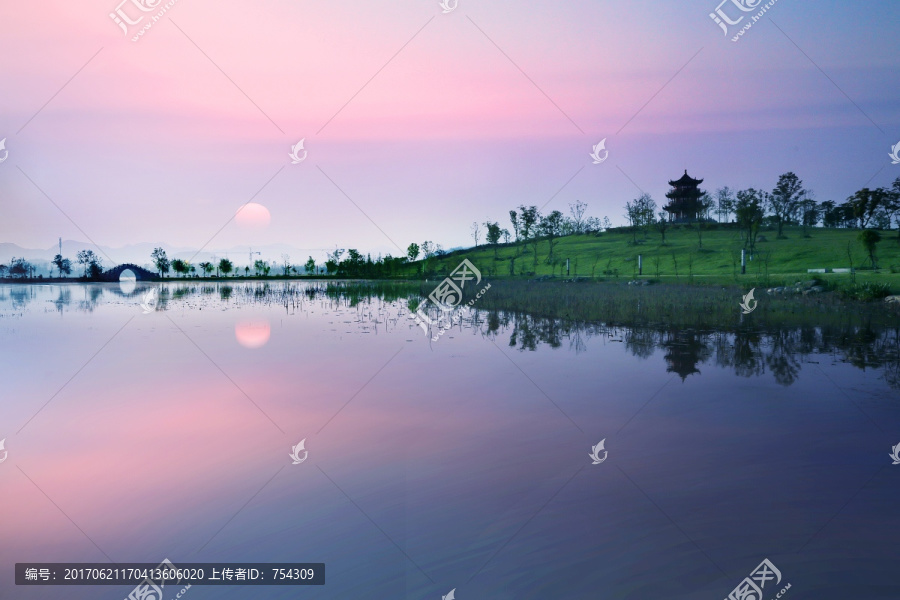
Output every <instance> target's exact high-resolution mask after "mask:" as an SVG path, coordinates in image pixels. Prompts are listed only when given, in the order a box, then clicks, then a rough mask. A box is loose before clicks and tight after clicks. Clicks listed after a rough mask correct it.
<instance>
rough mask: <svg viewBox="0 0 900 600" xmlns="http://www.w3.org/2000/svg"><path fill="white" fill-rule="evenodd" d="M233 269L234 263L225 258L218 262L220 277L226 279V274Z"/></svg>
mask: <svg viewBox="0 0 900 600" xmlns="http://www.w3.org/2000/svg"><path fill="white" fill-rule="evenodd" d="M233 268H234V263H233V262H231V261H230V260H228V259H227V258H223V259H222V260H220V261H219V269H218V270H219V271H221V272H222V275H224V276H225V277H228V274H229V273H231V270H232V269H233Z"/></svg>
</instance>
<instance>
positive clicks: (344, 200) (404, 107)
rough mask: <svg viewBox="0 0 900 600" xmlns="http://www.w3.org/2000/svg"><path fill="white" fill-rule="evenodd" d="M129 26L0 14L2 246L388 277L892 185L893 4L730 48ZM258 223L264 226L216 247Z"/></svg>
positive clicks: (375, 29)
mask: <svg viewBox="0 0 900 600" xmlns="http://www.w3.org/2000/svg"><path fill="white" fill-rule="evenodd" d="M117 1H118V0H82V1H80V2H78V3H73V2H58V1H54V0H51V1H47V2H42V3H40V5H39V6H38V5H30V4H25V3H18V2H10V1H7V2H3V3H0V56H2V58H0V89H2V93H0V139H2V138H4V137H5V138H6V150H7V151H8V152H9V155H8V158H7V160H5V161H4V162H3V163H0V201H2V207H3V218H2V220H0V223H2V224H0V242H14V243H16V244H19V245H21V246H26V247H41V248H43V247H50V246H52V245H53V244H54V243H55V242H56V239H57V237H59V236H62V237H63V238H64V239H75V240H86V236H89V237H90V238H91V239H93V240H94V241H95V242H97V243H98V244H102V245H109V246H121V245H125V244H129V243H134V242H154V243H166V244H171V245H175V246H185V247H194V248H199V247H200V246H202V245H204V244H206V243H207V242H208V241H210V239H212V241H211V242H210V243H209V246H208V248H210V249H215V248H223V247H233V246H236V245H242V244H247V245H253V244H256V245H259V244H265V243H286V244H291V245H293V246H295V247H299V248H329V247H334V246H335V245H339V246H341V247H344V248H348V247H356V248H359V249H361V250H363V251H373V252H379V251H381V252H393V253H394V254H395V255H396V254H397V253H398V252H399V251H398V250H397V248H396V247H394V243H396V244H397V245H399V246H400V247H402V248H405V247H406V246H407V245H408V244H409V243H410V242H413V241H416V242H419V243H421V242H422V241H423V240H425V239H429V240H433V241H435V242H438V243H441V244H443V246H444V247H452V246H457V245H470V244H471V238H470V237H469V226H470V224H471V223H472V221H475V220H477V221H479V222H482V221H484V220H486V219H491V220H497V221H500V222H501V224H502V225H503V226H505V227H508V217H507V213H508V211H509V209H510V208H512V207H514V206H516V205H518V204H522V203H524V204H535V205H537V206H544V205H546V207H545V209H544V210H545V211H549V210H553V209H559V210H561V211H563V212H566V211H567V208H568V204H569V203H572V202H574V201H575V200H582V201H584V202H587V203H588V205H589V209H588V212H589V213H590V214H591V215H593V216H597V217H601V218H602V217H603V216H604V215H608V216H609V217H610V219H611V220H612V221H613V222H614V223H622V222H623V220H624V219H623V216H622V213H623V208H622V207H623V205H624V204H625V202H626V201H627V200H629V199H631V198H633V197H635V196H636V195H638V194H639V193H640V191H639V189H638V188H640V190H644V191H646V192H649V193H650V194H652V195H653V197H654V198H655V199H656V201H657V203H658V204H662V203H663V201H664V200H665V199H664V197H663V195H664V194H665V191H666V189H667V185H666V181H667V180H668V179H670V178H677V177H678V176H680V175H681V174H682V172H683V171H684V169H688V171H689V172H690V174H691V175H694V176H696V177H702V178H705V180H706V183H705V184H704V187H706V188H707V189H709V190H714V189H715V188H717V187H720V186H723V185H728V186H731V187H732V188H744V187H750V186H753V187H760V188H765V189H771V188H772V187H773V186H774V184H775V181H776V180H777V177H778V175H779V174H781V173H783V172H785V171H788V170H792V171H794V172H796V173H797V174H798V175H799V176H800V177H801V178H802V179H803V180H804V182H805V183H806V185H807V186H808V187H810V188H812V189H813V190H814V191H815V192H816V196H817V198H818V199H819V200H820V201H821V200H828V199H833V200H838V201H841V200H844V199H845V198H846V197H847V196H849V195H850V194H852V193H853V192H854V191H856V190H857V189H859V188H861V187H863V186H864V185H867V184H868V185H869V186H870V187H871V186H879V185H889V184H890V182H891V181H893V180H894V179H895V178H897V177H900V165H892V164H891V161H890V159H889V158H888V153H889V152H890V149H891V146H892V145H894V144H896V143H897V142H898V141H900V97H898V90H900V53H898V52H897V40H898V38H900V35H898V34H900V4H898V3H897V2H896V1H895V0H872V1H870V2H866V3H865V4H864V6H861V5H860V3H858V2H850V1H849V0H848V1H842V2H838V1H820V2H816V3H815V7H814V8H813V7H812V6H810V5H809V3H801V2H797V1H796V0H779V1H778V2H776V3H775V5H774V6H773V7H772V8H771V9H769V11H768V12H767V13H766V14H765V15H764V16H763V18H762V19H760V20H759V22H757V23H755V24H754V25H753V27H752V28H751V29H749V30H748V31H747V32H746V33H745V35H744V36H743V37H742V38H740V40H739V41H738V42H737V43H735V42H732V41H731V40H730V37H726V36H725V35H724V34H723V32H722V30H721V29H719V27H718V26H717V25H716V24H715V23H714V22H713V21H712V19H711V18H710V17H709V13H711V12H713V11H714V10H715V9H716V6H717V4H718V3H717V1H716V0H689V1H682V2H662V1H652V2H651V1H629V2H622V1H618V2H612V1H604V0H589V1H582V0H570V1H567V2H551V1H540V2H538V1H522V0H518V1H512V0H500V1H495V2H474V1H473V0H459V2H458V7H457V8H456V9H455V10H453V11H452V12H450V13H447V14H442V12H441V7H440V6H439V4H438V2H437V0H414V1H413V0H408V1H407V0H365V1H362V0H356V1H353V2H350V1H342V0H329V1H327V2H326V1H325V0H314V1H305V2H296V3H289V2H266V3H255V4H254V3H247V2H235V1H233V0H220V1H219V2H216V3H208V2H205V3H200V2H194V1H192V0H178V1H177V2H176V3H175V4H174V6H173V7H172V8H171V9H170V10H168V12H166V13H165V14H164V15H163V16H162V17H161V18H160V19H159V20H158V22H156V23H155V24H154V25H153V27H152V28H151V29H149V30H148V31H146V33H145V34H144V36H143V37H141V38H140V39H139V41H138V42H132V41H131V36H132V35H133V34H134V33H135V32H136V31H137V30H138V29H139V28H140V26H141V25H143V24H144V23H146V22H148V21H149V19H150V18H151V17H150V15H154V14H156V13H157V12H158V11H159V10H161V9H162V6H163V5H160V6H157V7H156V8H155V9H154V10H153V11H151V12H146V13H144V12H141V11H140V10H138V8H137V7H136V5H135V4H134V3H133V2H132V0H127V2H126V3H125V4H122V5H121V11H122V12H123V13H124V14H125V15H128V16H129V17H130V18H132V19H136V18H137V17H138V16H140V15H147V16H145V17H144V19H143V21H142V22H141V23H140V24H138V25H135V26H132V27H131V28H130V30H129V31H130V34H129V35H128V36H126V35H124V34H123V31H122V30H121V29H120V28H119V27H118V26H117V25H116V24H115V23H114V22H113V20H112V19H111V18H110V17H109V14H110V13H111V12H113V11H114V10H115V9H116V5H117ZM133 1H134V2H137V3H140V0H133ZM738 1H739V0H734V2H738ZM744 1H745V3H747V2H748V0H744ZM144 2H145V3H147V4H150V5H155V4H156V2H157V0H144ZM749 3H750V4H751V5H752V4H755V3H756V0H749ZM722 11H723V12H724V13H726V14H727V15H730V17H731V18H732V19H735V18H737V16H739V15H742V14H745V15H747V16H746V17H745V19H744V23H746V22H747V21H749V15H752V14H754V13H753V12H748V13H742V12H741V11H740V10H738V8H737V7H736V6H735V5H734V4H733V3H732V1H731V0H729V1H728V2H727V4H726V5H723V6H722ZM744 23H741V25H743V24H744ZM738 28H739V26H735V27H733V28H732V29H733V30H734V31H736V30H737V29H738ZM301 138H305V149H306V150H307V151H308V155H307V158H306V160H304V161H303V162H301V163H300V164H291V160H290V158H289V157H288V153H289V152H290V149H291V146H292V145H294V144H296V143H297V142H298V141H299V140H300V139H301ZM603 138H607V143H606V146H607V148H608V149H609V152H610V154H609V158H608V160H606V161H605V162H604V163H602V164H599V165H594V164H592V161H591V159H590V158H589V156H588V154H589V152H590V151H591V146H592V145H593V144H596V143H597V142H598V141H600V140H601V139H603ZM2 156H3V151H0V158H2ZM567 182H568V183H567ZM38 188H40V189H38ZM41 190H43V192H42V191H41ZM45 194H46V196H45ZM47 196H49V199H48V197H47ZM251 198H253V199H254V202H257V203H260V204H262V205H263V206H265V207H266V208H267V209H268V211H269V212H270V213H271V222H270V223H269V224H268V225H267V226H265V227H247V226H243V225H241V224H239V223H235V222H231V223H230V224H228V225H226V223H227V222H228V221H229V219H230V218H231V217H232V216H233V215H234V214H235V211H236V210H238V209H239V208H240V207H241V206H242V205H243V204H244V203H246V202H248V201H249V200H250V199H251ZM54 204H55V205H54ZM354 204H355V205H354ZM63 213H65V214H63ZM66 215H68V218H67V216H66ZM70 219H71V220H70ZM73 222H74V224H73ZM373 222H374V223H373ZM223 226H224V229H222V228H223ZM79 229H80V230H79ZM220 229H221V232H219V231H220ZM217 232H219V233H217Z"/></svg>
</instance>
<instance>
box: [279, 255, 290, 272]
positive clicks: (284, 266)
mask: <svg viewBox="0 0 900 600" xmlns="http://www.w3.org/2000/svg"><path fill="white" fill-rule="evenodd" d="M281 270H282V271H284V276H285V277H287V275H288V273H290V272H291V257H290V256H288V255H287V254H282V255H281Z"/></svg>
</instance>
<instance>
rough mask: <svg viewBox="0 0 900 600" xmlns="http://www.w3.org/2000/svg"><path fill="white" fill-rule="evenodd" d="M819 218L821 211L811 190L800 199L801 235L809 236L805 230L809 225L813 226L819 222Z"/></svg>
mask: <svg viewBox="0 0 900 600" xmlns="http://www.w3.org/2000/svg"><path fill="white" fill-rule="evenodd" d="M820 218H821V211H820V209H819V205H818V204H816V200H815V198H813V195H812V192H809V193H808V194H806V196H805V197H804V198H803V199H802V200H801V201H800V224H801V225H802V226H803V237H809V234H808V233H807V232H806V230H807V229H808V228H809V227H815V226H816V225H817V224H818V223H819V219H820Z"/></svg>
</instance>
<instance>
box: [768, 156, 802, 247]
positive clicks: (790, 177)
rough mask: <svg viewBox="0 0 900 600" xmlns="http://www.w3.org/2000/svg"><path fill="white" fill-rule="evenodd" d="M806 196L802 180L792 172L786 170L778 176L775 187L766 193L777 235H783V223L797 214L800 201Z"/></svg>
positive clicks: (788, 221) (780, 236)
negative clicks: (769, 192) (776, 226)
mask: <svg viewBox="0 0 900 600" xmlns="http://www.w3.org/2000/svg"><path fill="white" fill-rule="evenodd" d="M805 196H806V190H805V189H803V182H802V181H801V180H800V178H799V177H797V176H796V175H795V174H794V173H791V172H787V173H785V174H784V175H781V176H780V177H779V178H778V183H777V184H776V185H775V189H773V190H772V193H771V194H769V195H768V197H767V200H768V206H769V209H770V210H771V211H772V214H773V215H774V216H775V222H776V223H777V224H778V237H779V238H782V237H784V234H783V233H782V230H783V228H784V224H785V223H790V222H792V221H793V220H794V219H795V217H796V214H797V210H798V209H799V206H800V201H801V200H802V199H803V198H804V197H805Z"/></svg>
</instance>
